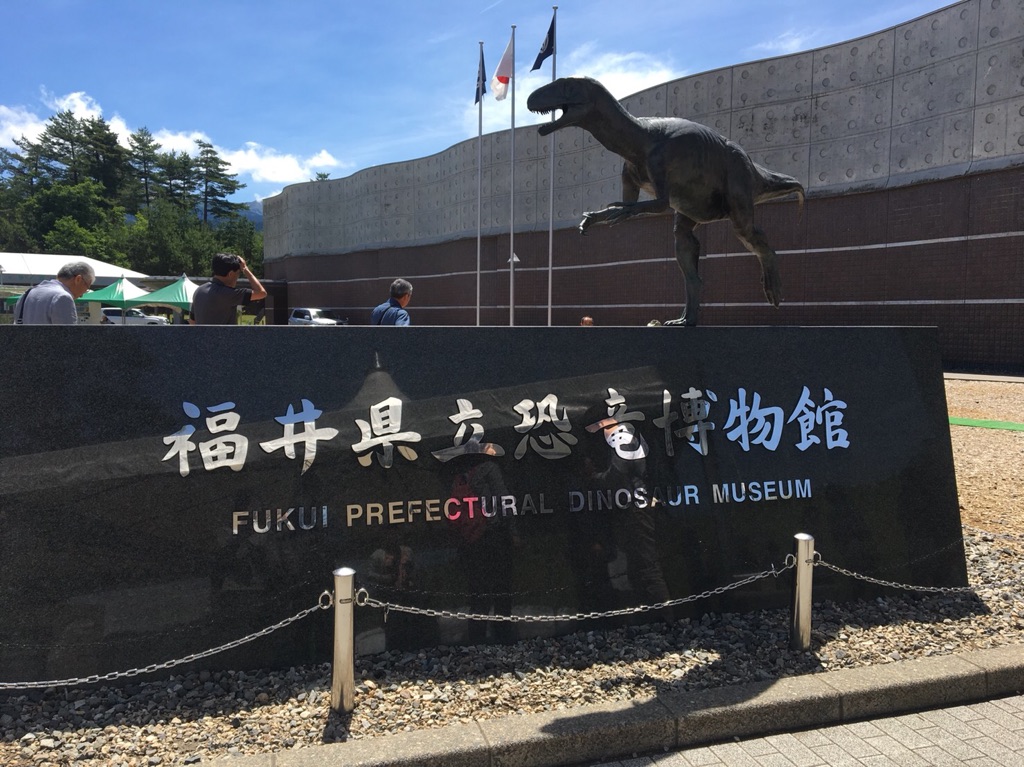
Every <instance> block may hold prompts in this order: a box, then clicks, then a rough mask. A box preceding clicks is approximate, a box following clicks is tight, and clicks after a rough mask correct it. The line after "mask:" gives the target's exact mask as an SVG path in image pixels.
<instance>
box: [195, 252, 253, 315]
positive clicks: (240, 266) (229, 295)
mask: <svg viewBox="0 0 1024 767" xmlns="http://www.w3.org/2000/svg"><path fill="white" fill-rule="evenodd" d="M242 274H244V275H245V276H246V278H247V279H248V280H249V284H250V285H252V289H251V290H250V289H249V288H239V287H236V285H237V283H238V278H239V277H240V276H241V275H242ZM266 297H267V291H266V290H265V289H264V288H263V285H262V283H260V281H259V280H258V279H256V275H255V274H253V273H252V272H251V271H249V267H248V266H247V265H246V263H245V259H244V258H242V257H241V256H236V255H234V254H233V253H218V254H217V255H215V256H214V257H213V277H212V278H211V279H210V281H209V282H208V283H206V284H205V285H200V286H199V287H198V288H196V292H195V293H194V294H193V295H192V321H193V322H194V323H195V324H196V325H237V324H238V312H237V310H236V309H235V307H237V306H245V305H246V304H248V303H249V302H250V301H259V300H260V299H261V298H266Z"/></svg>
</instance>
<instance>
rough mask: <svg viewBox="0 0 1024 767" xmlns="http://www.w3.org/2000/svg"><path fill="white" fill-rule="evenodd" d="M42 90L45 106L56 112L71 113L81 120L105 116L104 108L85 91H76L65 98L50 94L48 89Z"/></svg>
mask: <svg viewBox="0 0 1024 767" xmlns="http://www.w3.org/2000/svg"><path fill="white" fill-rule="evenodd" d="M40 90H41V92H42V96H41V98H42V102H43V104H45V105H46V106H47V107H49V108H50V109H52V110H53V111H54V112H64V111H70V112H71V113H72V114H73V115H74V116H75V117H77V118H79V119H85V118H89V117H102V116H103V109H102V107H100V105H99V104H97V103H96V99H94V98H93V97H92V96H90V95H89V94H88V93H86V92H85V91H75V92H74V93H68V94H66V95H64V96H57V95H55V94H53V93H50V92H49V91H48V90H46V88H42V89H40Z"/></svg>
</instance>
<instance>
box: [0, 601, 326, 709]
mask: <svg viewBox="0 0 1024 767" xmlns="http://www.w3.org/2000/svg"><path fill="white" fill-rule="evenodd" d="M325 597H326V601H325ZM333 602H334V594H332V593H331V592H330V591H324V592H323V593H322V594H321V595H320V598H319V599H318V600H317V603H316V604H315V605H313V606H312V607H307V608H306V609H305V610H301V611H300V612H298V613H296V614H295V615H293V616H292V617H290V618H285V619H284V620H283V621H278V622H277V623H275V624H274V625H273V626H267V627H266V628H264V629H260V630H259V631H256V632H254V633H252V634H249V635H248V636H244V637H242V638H241V639H235V640H233V641H231V642H228V643H227V644H222V645H221V646H220V647H214V648H212V649H210V650H203V651H202V652H196V653H192V654H191V655H186V656H185V657H184V658H177V659H175V660H168V661H164V662H163V663H151V664H149V665H148V666H145V667H144V668H132V669H128V670H127V671H111V672H109V673H106V674H92V675H91V676H86V677H80V678H73V679H51V680H49V681H46V682H0V690H40V689H46V688H47V687H72V686H76V685H83V684H95V683H96V682H112V681H114V680H116V679H125V678H128V677H133V676H139V675H140V674H150V673H152V672H154V671H163V670H165V669H169V668H174V667H175V666H181V665H183V664H185V663H191V662H192V661H197V660H202V659H203V658H209V657H210V656H211V655H216V654H217V653H221V652H224V651H225V650H233V649H235V648H236V647H241V646H242V645H244V644H246V643H248V642H252V641H253V640H255V639H259V638H260V637H265V636H267V635H268V634H272V633H273V632H275V631H277V630H278V629H283V628H284V627H285V626H288V625H290V624H292V623H295V621H299V620H302V619H303V618H305V617H306V616H307V615H309V614H310V613H312V612H316V611H317V610H330V609H331V606H332V604H333Z"/></svg>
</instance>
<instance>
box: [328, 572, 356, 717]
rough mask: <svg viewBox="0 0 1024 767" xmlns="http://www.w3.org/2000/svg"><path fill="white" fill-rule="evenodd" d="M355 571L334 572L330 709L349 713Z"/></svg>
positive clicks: (352, 690) (352, 693)
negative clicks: (332, 659)
mask: <svg viewBox="0 0 1024 767" xmlns="http://www.w3.org/2000/svg"><path fill="white" fill-rule="evenodd" d="M355 576H356V571H355V570H353V569H352V568H350V567H339V568H338V569H337V570H335V571H334V662H333V663H332V667H331V708H332V709H333V710H334V711H338V712H344V713H346V714H348V713H351V711H352V709H354V708H355V676H356V674H355V647H354V645H355V639H354V636H355V633H354V620H353V612H354V610H355Z"/></svg>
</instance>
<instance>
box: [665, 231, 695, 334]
mask: <svg viewBox="0 0 1024 767" xmlns="http://www.w3.org/2000/svg"><path fill="white" fill-rule="evenodd" d="M694 227H696V223H695V222H694V221H692V220H690V219H689V218H687V217H686V216H681V215H680V214H678V213H676V217H675V226H674V228H673V233H674V235H675V255H676V263H677V264H679V269H680V271H682V273H683V280H684V281H685V283H686V304H685V305H684V306H683V313H682V315H680V317H679V319H678V320H669V321H668V322H666V323H665V324H666V325H691V326H692V325H696V324H697V320H698V318H699V316H700V286H701V279H700V275H699V274H698V273H697V266H698V261H699V259H700V240H698V239H697V236H696V235H695V234H694V233H693V230H694Z"/></svg>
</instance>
